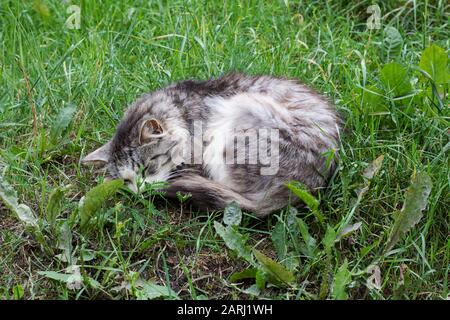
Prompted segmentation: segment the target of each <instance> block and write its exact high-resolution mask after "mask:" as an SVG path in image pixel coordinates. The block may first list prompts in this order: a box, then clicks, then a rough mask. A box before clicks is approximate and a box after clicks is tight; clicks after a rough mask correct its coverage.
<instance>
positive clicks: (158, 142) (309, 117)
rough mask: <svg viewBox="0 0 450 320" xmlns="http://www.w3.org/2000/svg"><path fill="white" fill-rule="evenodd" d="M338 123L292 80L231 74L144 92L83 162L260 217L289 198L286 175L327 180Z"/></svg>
mask: <svg viewBox="0 0 450 320" xmlns="http://www.w3.org/2000/svg"><path fill="white" fill-rule="evenodd" d="M340 126H341V120H340V117H339V116H338V113H337V112H336V110H335V108H334V107H333V106H332V105H331V104H330V103H329V102H328V101H327V99H326V98H325V97H323V96H321V95H319V94H317V93H316V92H315V91H314V90H312V89H311V88H309V87H307V86H305V85H303V84H301V83H299V82H297V81H295V80H289V79H282V78H275V77H271V76H248V75H243V74H230V75H227V76H223V77H220V78H218V79H212V80H207V81H193V80H188V81H183V82H180V83H176V84H173V85H170V86H168V87H166V88H163V89H160V90H157V91H155V92H153V93H149V94H146V95H144V96H143V97H141V98H140V99H139V100H137V101H136V102H135V103H134V104H133V105H131V106H130V107H129V108H128V110H127V111H126V112H125V115H124V117H123V120H122V121H121V122H120V124H119V125H118V128H117V130H116V133H115V135H114V137H113V138H112V139H111V140H110V141H109V142H107V143H106V144H105V145H103V146H102V147H100V148H99V149H97V150H95V151H94V152H92V153H90V154H89V155H87V156H86V157H85V158H84V159H83V160H82V162H83V163H90V162H100V163H102V164H104V165H106V166H107V169H108V172H109V174H110V175H111V177H113V178H122V179H124V180H125V181H126V182H127V184H128V186H129V187H130V189H132V190H133V191H138V188H139V185H140V183H141V182H144V183H151V182H154V181H167V182H168V183H169V186H168V189H167V196H168V197H176V193H177V192H181V193H182V194H183V193H186V194H187V193H190V194H191V195H192V197H191V201H192V203H193V204H194V205H195V206H197V207H198V208H200V209H220V208H224V207H225V206H226V205H227V204H229V203H230V202H231V201H236V202H237V203H238V204H239V205H240V206H241V208H243V209H245V210H247V211H250V212H253V213H254V214H255V215H257V216H260V217H263V216H266V215H268V214H269V213H271V212H273V211H275V210H278V209H281V208H283V207H285V206H286V205H287V204H288V202H289V200H290V192H289V190H288V188H287V187H286V186H285V184H286V182H288V181H291V180H297V181H300V182H302V183H303V184H305V185H306V186H307V187H308V188H310V190H311V191H313V192H314V191H315V190H316V189H318V188H322V187H324V186H325V185H326V182H327V179H328V178H329V177H330V175H331V174H332V173H333V171H334V170H335V168H336V162H337V152H336V150H337V148H338V144H339V128H340ZM294 198H295V197H294ZM292 200H294V199H292Z"/></svg>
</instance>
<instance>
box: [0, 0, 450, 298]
mask: <svg viewBox="0 0 450 320" xmlns="http://www.w3.org/2000/svg"><path fill="white" fill-rule="evenodd" d="M345 3H346V2H345V1H290V0H284V1H281V0H274V1H240V2H239V1H223V2H221V1H200V0H195V1H179V0H174V1H156V0H155V1H153V0H152V1H130V0H127V1H112V0H105V1H80V0H75V1H71V2H70V1H46V0H35V1H33V0H25V1H12V0H0V81H1V82H0V298H3V299H136V298H138V299H139V298H143V299H152V298H164V299H173V298H180V299H225V298H228V299H266V298H271V299H448V298H449V297H450V288H449V280H450V278H449V271H450V263H449V260H450V232H449V231H450V226H449V223H450V213H449V207H450V201H449V200H450V197H449V181H450V179H449V178H450V175H449V173H450V171H449V147H450V143H449V133H450V131H449V120H450V118H449V100H448V89H449V79H450V75H449V67H448V59H447V58H448V50H449V37H448V35H449V33H450V28H449V11H450V6H449V5H448V4H447V3H446V1H431V0H430V1H379V2H378V3H379V6H380V7H379V9H380V10H379V11H378V10H377V8H375V7H370V6H371V5H372V4H373V3H372V1H359V2H350V1H349V3H348V4H345ZM71 5H72V6H71ZM368 10H369V12H368ZM78 13H79V17H80V19H79V21H78V19H77V15H78ZM378 13H380V15H379V19H378ZM232 71H241V72H245V73H249V74H272V75H277V76H287V77H291V78H295V79H299V80H300V81H302V82H304V83H306V84H308V85H310V86H312V87H314V88H315V89H316V90H317V91H319V92H321V93H324V94H325V95H327V96H328V97H329V99H330V101H332V102H334V104H335V105H336V106H337V108H338V110H339V111H340V113H341V114H342V116H343V117H344V119H345V127H344V128H343V130H342V132H341V135H342V136H341V138H342V143H341V146H340V148H339V151H338V152H339V154H340V164H339V168H338V171H337V172H336V173H335V175H334V176H333V177H332V179H331V181H330V184H329V186H328V188H326V189H324V190H320V192H319V193H318V194H317V196H316V197H310V195H309V194H308V193H307V192H305V191H304V190H303V189H301V187H299V186H298V185H295V184H293V185H291V187H292V189H293V190H294V191H295V192H293V196H299V197H300V198H302V199H303V200H304V201H305V202H306V203H307V205H306V206H304V207H301V208H298V209H297V210H296V209H295V208H291V207H288V208H287V209H286V210H283V211H280V212H277V213H274V214H273V215H271V216H270V217H269V218H267V219H258V218H255V217H253V216H252V215H251V214H249V213H245V212H244V213H242V212H241V211H240V210H239V208H236V207H234V206H233V205H231V206H230V207H229V208H227V209H226V211H227V217H228V218H227V219H225V221H224V220H223V218H222V217H223V212H217V211H216V212H198V211H195V210H191V208H190V205H189V201H188V200H187V201H186V199H185V198H183V197H180V199H179V201H170V202H169V201H166V200H165V198H164V194H163V192H160V191H159V190H158V189H157V188H156V186H155V187H154V186H149V187H148V188H147V189H146V191H145V192H144V193H143V194H139V195H136V194H133V193H131V192H130V191H128V190H127V189H126V188H125V187H120V182H118V183H116V184H114V185H112V184H109V185H108V183H106V185H105V184H102V182H103V178H104V174H105V173H104V172H103V171H101V170H96V169H95V168H91V167H82V166H81V165H80V158H81V157H82V156H84V155H86V154H87V153H88V152H89V151H92V150H93V149H94V148H96V147H98V146H100V145H101V144H102V143H104V142H106V141H107V140H108V139H109V138H110V137H111V136H112V134H113V133H114V131H115V127H116V125H117V123H118V122H119V121H120V119H121V117H122V115H123V112H124V110H125V109H126V107H127V105H129V104H130V103H132V102H133V101H134V100H135V99H136V98H138V97H139V96H140V95H142V94H144V93H146V92H149V91H152V90H154V89H157V88H161V87H164V86H166V85H168V84H171V83H173V82H175V81H178V80H183V79H188V78H195V79H206V78H209V77H215V76H219V75H222V74H226V73H228V72H232ZM113 183H114V182H113ZM97 185H98V187H96V186H97ZM95 187H96V188H95ZM116 187H118V188H116ZM93 188H95V189H93ZM108 188H109V189H108ZM106 189H108V190H106ZM116 189H117V190H116ZM90 190H92V191H90ZM296 194H297V195H296ZM83 197H84V198H83ZM86 202H90V203H91V204H92V202H95V203H94V204H93V207H91V209H92V210H90V209H89V208H87V205H86ZM18 204H22V205H21V206H19V205H18ZM241 215H242V216H241ZM239 220H242V221H240V222H239Z"/></svg>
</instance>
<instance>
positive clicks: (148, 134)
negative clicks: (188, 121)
mask: <svg viewBox="0 0 450 320" xmlns="http://www.w3.org/2000/svg"><path fill="white" fill-rule="evenodd" d="M165 133H166V132H165V130H164V128H163V126H162V125H161V123H160V122H159V121H158V120H156V119H147V120H145V121H144V122H143V123H142V124H141V128H140V130H139V144H141V145H143V144H146V143H148V142H150V140H151V139H152V138H159V137H162V136H163V135H164V134H165Z"/></svg>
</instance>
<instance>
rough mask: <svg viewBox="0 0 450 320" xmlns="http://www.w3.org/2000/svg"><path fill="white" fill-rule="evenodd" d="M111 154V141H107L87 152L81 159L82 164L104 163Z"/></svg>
mask: <svg viewBox="0 0 450 320" xmlns="http://www.w3.org/2000/svg"><path fill="white" fill-rule="evenodd" d="M110 154H111V142H110V141H108V142H107V143H105V144H104V145H103V146H101V147H100V148H98V149H97V150H95V151H92V152H91V153H89V154H88V155H87V156H86V157H84V158H83V159H81V163H82V164H100V165H101V164H106V163H108V161H109V157H110Z"/></svg>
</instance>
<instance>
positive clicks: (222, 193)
mask: <svg viewBox="0 0 450 320" xmlns="http://www.w3.org/2000/svg"><path fill="white" fill-rule="evenodd" d="M177 192H180V193H181V194H191V198H190V200H191V201H192V204H193V205H194V206H195V207H197V208H198V209H200V210H207V209H223V208H225V207H226V206H227V205H228V204H229V203H230V202H232V201H236V202H237V203H238V204H239V206H240V207H241V208H242V209H244V210H245V211H250V212H253V213H255V214H256V215H257V216H260V217H263V216H266V215H268V214H269V213H270V212H271V211H273V208H264V207H261V206H260V204H259V205H258V203H257V201H254V200H251V199H250V198H248V197H247V196H245V195H242V194H239V193H237V192H235V191H233V190H231V189H230V188H228V187H227V186H224V185H222V184H221V183H218V182H216V181H212V180H210V179H207V178H205V177H202V176H200V175H197V174H188V175H183V176H181V177H179V178H176V179H174V180H172V181H169V187H168V189H167V193H166V194H167V196H168V197H170V198H176V196H177Z"/></svg>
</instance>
